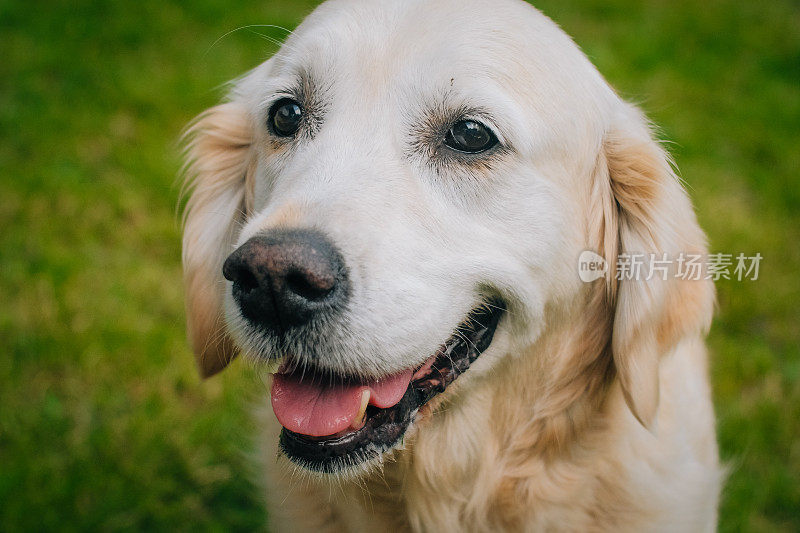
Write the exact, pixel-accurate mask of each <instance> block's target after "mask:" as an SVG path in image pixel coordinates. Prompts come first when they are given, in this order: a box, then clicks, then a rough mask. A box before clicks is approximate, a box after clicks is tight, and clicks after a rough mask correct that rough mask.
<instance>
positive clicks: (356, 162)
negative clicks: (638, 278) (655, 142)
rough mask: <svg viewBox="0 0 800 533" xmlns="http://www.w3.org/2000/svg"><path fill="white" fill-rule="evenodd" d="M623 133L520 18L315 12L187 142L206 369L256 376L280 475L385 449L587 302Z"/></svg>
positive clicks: (192, 253)
mask: <svg viewBox="0 0 800 533" xmlns="http://www.w3.org/2000/svg"><path fill="white" fill-rule="evenodd" d="M620 121H621V122H623V123H628V124H632V126H631V129H632V131H631V132H630V134H629V135H630V137H632V138H635V139H637V140H638V141H637V142H641V143H643V144H645V145H648V146H649V145H650V144H652V141H651V140H650V138H649V133H648V132H647V128H646V127H645V126H644V123H643V121H642V119H641V118H640V117H639V116H638V115H637V114H636V113H634V112H633V111H632V110H631V109H630V108H628V107H627V106H626V105H624V104H623V103H622V102H621V101H619V100H618V98H617V97H616V96H615V94H614V93H613V91H611V89H609V88H608V86H607V85H606V84H605V82H604V81H603V80H602V78H601V77H600V76H599V74H598V73H597V72H596V71H595V69H594V68H593V67H592V66H591V65H590V64H589V62H588V61H587V60H586V59H585V58H584V57H583V55H582V54H581V53H580V52H579V51H578V49H577V48H576V47H575V45H574V44H573V43H572V42H571V41H570V40H569V38H568V37H566V36H565V35H564V34H563V33H562V32H561V31H560V30H558V29H557V28H556V26H555V25H554V24H553V23H552V22H550V21H549V20H548V19H546V18H545V17H544V16H543V15H541V14H539V13H538V12H536V11H535V10H533V9H532V8H530V7H529V6H528V5H527V4H524V3H522V2H517V1H514V0H509V1H503V2H480V1H467V2H464V1H463V0H459V1H455V0H437V1H435V2H427V1H426V2H422V1H409V2H397V1H393V0H386V1H376V2H363V1H355V0H332V1H330V2H327V3H326V4H324V5H323V6H321V7H320V8H318V9H317V10H316V11H315V12H314V13H313V14H312V15H311V16H309V18H308V19H306V21H305V22H304V23H303V24H302V25H301V26H300V27H299V28H298V29H297V30H296V31H295V32H294V33H293V34H292V35H291V36H290V37H289V38H288V39H287V41H286V43H285V44H284V45H283V46H282V48H281V49H280V51H279V52H278V53H277V54H276V55H275V56H274V57H273V58H271V59H270V60H269V61H267V62H266V63H264V64H262V65H261V66H259V67H258V68H256V69H255V70H253V71H252V72H250V73H249V74H247V75H246V76H244V77H243V78H242V79H241V80H239V81H238V82H237V83H236V84H235V86H234V88H233V90H232V92H231V94H230V102H229V103H226V104H222V105H221V106H219V107H217V108H215V109H213V110H211V111H210V112H209V113H207V114H206V115H205V116H203V117H202V118H201V119H200V121H199V122H198V123H197V125H196V126H195V130H194V131H195V137H194V140H193V144H192V145H191V147H192V150H193V151H192V156H191V157H192V165H191V166H190V172H191V173H192V174H194V176H195V191H194V193H193V197H192V199H191V200H190V205H189V211H188V218H187V229H186V236H185V241H184V253H185V256H184V261H185V266H186V274H187V283H188V284H187V287H188V291H189V295H188V296H189V311H190V313H189V314H190V319H191V320H190V328H191V333H192V337H193V342H194V345H195V349H196V351H197V352H198V355H199V356H200V357H201V367H202V368H203V370H204V372H205V373H206V374H211V373H214V372H216V371H217V370H219V369H220V368H221V367H222V366H224V364H226V363H227V361H228V360H229V359H230V357H231V356H232V354H233V353H234V351H235V350H241V351H242V352H243V353H245V354H246V355H247V356H248V357H250V358H252V359H254V360H256V361H259V362H265V363H269V364H271V365H272V367H273V368H272V370H273V371H275V372H277V376H276V378H275V383H274V384H273V390H272V401H273V407H274V408H275V412H276V414H277V415H278V419H279V421H280V422H281V423H282V424H283V425H284V426H285V427H286V430H285V431H284V433H283V435H282V444H283V448H284V451H286V453H287V455H289V457H290V458H292V459H294V460H295V461H296V462H298V463H301V464H303V465H305V466H307V467H309V468H311V469H315V470H323V471H332V470H336V469H339V468H342V467H344V466H347V465H352V464H356V463H359V462H362V461H365V460H369V459H371V458H374V457H376V456H378V455H380V454H381V453H382V452H383V451H385V450H386V449H389V448H390V447H392V446H393V445H394V444H395V443H396V442H397V441H398V440H399V439H400V438H401V437H402V435H403V433H404V432H405V431H406V429H407V427H408V425H409V424H410V423H411V422H412V421H413V418H414V416H415V414H416V412H417V410H418V409H419V407H420V406H421V405H423V404H424V403H426V402H427V401H428V400H430V399H431V398H432V397H433V396H435V395H436V394H438V393H440V392H442V391H444V389H445V388H446V387H447V386H448V385H449V384H450V383H451V382H452V381H453V380H455V379H456V378H458V379H459V381H460V382H461V381H462V380H463V381H464V382H466V381H467V380H468V379H478V378H479V377H480V375H481V374H483V373H486V372H487V370H488V369H490V368H491V367H492V365H493V364H496V363H497V361H498V360H500V359H502V358H503V357H506V356H507V354H508V353H516V352H519V351H520V350H522V349H523V348H524V347H525V346H528V345H530V344H531V343H533V342H534V341H535V339H536V337H537V336H538V335H539V334H540V332H541V331H542V329H543V328H545V327H547V310H548V309H551V308H557V307H559V306H561V305H568V304H570V303H571V302H573V301H574V300H575V299H576V298H577V297H578V296H579V295H580V294H582V290H583V289H584V287H583V286H582V284H581V282H580V280H579V279H578V276H577V269H576V259H577V257H578V255H579V254H580V252H581V250H583V249H586V248H587V247H588V248H592V249H596V250H600V251H601V252H605V253H606V254H608V253H609V248H610V249H611V251H614V250H616V246H617V243H618V242H619V241H620V239H621V238H622V237H620V235H621V233H620V231H625V230H624V228H620V227H618V226H617V224H618V215H619V211H618V210H617V209H618V208H617V207H613V208H612V211H613V212H609V205H612V206H613V205H614V204H613V202H612V201H611V200H613V198H614V197H613V195H614V190H613V185H612V181H611V180H610V179H609V175H608V170H607V166H605V165H603V161H602V158H603V154H604V150H606V149H607V142H608V134H609V130H610V129H612V128H613V127H614V124H615V123H617V122H620ZM626 135H627V134H626ZM653 150H655V151H654V152H653V154H652V157H654V158H656V159H659V158H663V156H662V154H661V153H660V152H659V151H658V149H657V148H655V147H654V148H653ZM605 155H606V156H608V157H610V155H608V154H607V153H606V154H605ZM662 163H663V161H662V160H659V161H658V162H656V163H653V165H654V166H656V167H659V168H657V169H656V170H655V171H654V172H662V171H663V172H665V173H666V174H669V171H668V165H667V170H664V169H663V168H661V167H660V165H661V164H662ZM598 164H600V165H603V168H604V169H605V173H603V172H601V173H600V175H599V176H598V171H597V167H598ZM670 178H671V175H670ZM603 179H605V180H606V181H607V183H606V184H604V185H603V184H601V185H598V180H601V181H602V180H603ZM652 179H653V180H654V181H655V180H660V179H661V177H660V176H654V177H652ZM644 185H647V184H644ZM661 187H662V185H661V184H659V185H658V187H656V188H661ZM670 187H671V186H670ZM676 190H678V189H676ZM663 194H665V195H667V196H670V195H672V196H675V197H679V198H680V201H682V202H683V203H686V202H685V200H684V198H683V195H682V192H680V191H679V190H678V192H675V191H673V190H672V189H669V191H666V192H664V193H663ZM615 201H616V202H619V198H617V199H616V200H615ZM598 204H600V205H598ZM634 207H635V206H634ZM680 209H683V210H684V211H685V208H684V207H681V208H680ZM690 211H691V210H690V208H689V212H690ZM689 216H690V217H691V214H689ZM598 220H599V222H598ZM609 226H612V227H609ZM609 232H611V233H613V236H612V237H609ZM629 238H635V237H629ZM611 241H614V242H613V243H612V242H611ZM645 246H646V248H645V249H642V250H641V251H648V250H649V249H651V248H652V247H653V246H654V243H647V244H646V245H645ZM601 248H605V250H601ZM607 259H608V260H609V261H610V262H612V264H613V258H611V257H607ZM651 289H652V288H651ZM615 290H616V289H615ZM660 290H661V289H659V287H657V286H656V287H655V290H654V291H652V290H651V292H653V294H654V295H655V296H653V298H655V297H658V296H659V291H660ZM612 292H614V291H611V290H609V291H608V293H609V294H611V293H612ZM609 342H610V341H609ZM620 342H621V343H622V342H623V341H620ZM484 352H485V353H484ZM478 356H480V358H479V357H478ZM468 368H469V369H470V371H469V373H468V375H466V376H464V377H460V376H461V374H463V373H464V372H465V371H466V370H467V369H468ZM631 379H633V378H631ZM637 379H638V378H637ZM647 379H649V378H647ZM636 386H638V385H632V386H631V387H633V388H635V387H636ZM633 396H635V394H634V395H633ZM365 409H366V412H365ZM643 409H647V407H645V408H643ZM639 415H642V414H641V413H637V416H639ZM643 416H646V415H643Z"/></svg>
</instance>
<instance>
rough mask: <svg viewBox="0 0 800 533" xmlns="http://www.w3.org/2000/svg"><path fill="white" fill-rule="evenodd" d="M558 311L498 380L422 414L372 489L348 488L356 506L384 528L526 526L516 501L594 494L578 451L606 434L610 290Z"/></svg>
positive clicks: (507, 361) (504, 365)
mask: <svg viewBox="0 0 800 533" xmlns="http://www.w3.org/2000/svg"><path fill="white" fill-rule="evenodd" d="M551 317H552V318H551V323H550V324H549V325H548V327H547V328H546V331H545V332H544V333H543V335H542V336H541V337H540V338H539V340H538V341H537V342H536V343H535V344H534V345H533V346H531V347H530V348H529V349H528V350H526V351H525V353H522V354H508V356H507V357H505V358H504V360H503V361H502V362H501V364H500V365H499V366H498V367H497V368H496V369H493V370H492V373H491V375H489V376H487V377H485V378H482V379H480V380H476V382H474V383H470V384H469V390H466V389H464V390H455V391H453V392H455V394H454V395H453V397H452V398H451V399H450V401H448V402H446V403H442V404H439V405H438V406H434V408H433V412H432V413H423V414H424V415H425V416H423V417H421V420H420V422H419V423H418V424H417V427H416V428H415V430H414V432H413V433H412V434H411V435H409V437H408V439H407V443H406V445H405V447H404V448H403V449H401V450H398V451H396V452H395V453H394V456H393V457H391V458H390V459H387V461H386V462H385V464H384V466H383V469H382V471H380V472H377V473H376V474H374V475H373V476H371V477H370V478H368V479H367V480H366V487H365V486H363V485H360V486H355V487H354V488H353V498H354V503H355V502H358V503H357V504H361V505H365V506H366V507H367V508H366V510H367V511H369V513H367V514H369V515H372V516H376V517H380V516H382V517H383V518H384V519H385V520H386V522H387V527H398V528H403V527H409V526H411V527H412V528H414V529H417V530H419V529H421V525H422V524H427V525H430V524H440V525H441V526H442V527H443V528H444V529H448V527H452V526H454V525H460V526H462V527H467V528H468V529H478V530H481V529H484V528H486V529H498V528H499V529H503V530H519V529H522V528H523V526H522V524H524V523H527V522H529V520H530V517H529V516H527V515H522V514H520V513H527V512H529V511H530V507H529V506H524V505H520V504H519V503H520V501H519V499H520V498H525V499H528V500H530V501H531V505H535V504H536V502H538V503H540V504H544V503H547V502H550V503H552V502H554V501H557V500H559V499H563V500H564V504H569V503H570V502H569V500H570V499H571V498H575V497H577V496H578V493H579V492H580V491H584V490H588V489H587V487H586V486H584V485H583V484H582V483H583V481H582V479H581V476H583V475H587V476H588V474H585V472H582V467H583V466H587V467H588V466H589V465H582V462H581V459H580V457H581V456H582V455H586V454H585V453H584V452H585V451H586V450H588V449H590V448H596V447H597V446H604V445H606V443H607V441H608V439H604V438H603V435H604V434H606V433H607V432H608V430H607V428H606V420H607V417H606V416H605V414H604V411H605V410H606V403H607V399H608V397H609V391H610V390H611V389H612V388H613V387H614V385H613V383H614V370H613V363H612V359H611V354H610V349H609V343H610V335H611V325H612V324H611V320H612V318H611V317H612V313H611V311H610V308H609V306H608V305H607V303H606V298H605V295H604V294H602V293H593V292H587V294H586V299H585V300H583V301H582V304H581V305H575V306H574V308H573V309H570V310H567V311H562V312H561V313H552V314H551ZM577 324H579V325H580V326H576V325H577ZM617 392H619V391H617ZM594 456H595V457H596V455H594ZM590 466H591V469H592V471H593V472H594V473H595V475H596V473H597V471H598V465H597V464H592V465H590ZM600 468H601V469H602V467H600ZM608 468H609V475H611V476H614V475H616V474H617V473H616V472H614V471H613V470H614V467H613V466H612V465H611V464H609V465H608ZM501 473H502V474H501ZM365 488H366V490H364V489H365ZM581 496H585V494H581ZM599 497H600V498H601V499H602V498H606V499H609V501H614V502H620V501H624V500H625V498H624V497H623V496H622V495H619V494H610V493H609V494H605V495H600V496H599ZM454 502H461V504H460V505H454V504H453V503H454ZM617 505H618V503H617ZM398 509H405V510H406V512H405V513H398V512H397V510H398ZM587 512H588V511H587ZM447 513H451V514H452V513H457V515H454V516H447Z"/></svg>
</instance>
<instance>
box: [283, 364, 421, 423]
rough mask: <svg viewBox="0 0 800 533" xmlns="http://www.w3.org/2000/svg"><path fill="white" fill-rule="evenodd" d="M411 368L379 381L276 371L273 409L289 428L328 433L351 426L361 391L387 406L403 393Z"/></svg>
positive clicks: (372, 401) (380, 404)
mask: <svg viewBox="0 0 800 533" xmlns="http://www.w3.org/2000/svg"><path fill="white" fill-rule="evenodd" d="M411 374H412V371H411V370H406V371H403V372H399V373H397V374H393V375H391V376H388V377H386V378H383V379H381V380H379V381H371V382H367V383H360V384H350V383H333V384H331V383H330V381H328V380H327V378H324V377H319V376H305V379H304V380H302V381H301V380H300V375H301V372H295V373H293V374H275V379H274V380H273V381H272V391H271V393H270V396H271V398H272V410H273V411H275V416H276V417H278V422H280V423H281V425H282V426H283V427H285V428H286V429H288V430H289V431H293V432H295V433H299V434H301V435H308V436H310V437H325V436H328V435H333V434H335V433H339V432H340V431H344V430H345V429H347V428H349V427H350V426H351V425H352V424H353V421H354V420H355V418H356V415H358V411H359V408H360V407H361V393H362V392H363V391H364V390H366V389H369V390H370V399H369V404H370V405H374V406H376V407H379V408H381V409H385V408H386V407H392V406H393V405H396V404H397V402H399V401H400V399H401V398H402V397H403V395H404V394H405V392H406V389H407V388H408V384H409V383H410V382H411Z"/></svg>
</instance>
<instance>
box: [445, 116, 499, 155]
mask: <svg viewBox="0 0 800 533" xmlns="http://www.w3.org/2000/svg"><path fill="white" fill-rule="evenodd" d="M444 144H445V145H446V146H448V147H450V148H452V149H453V150H457V151H459V152H466V153H468V154H477V153H479V152H485V151H486V150H488V149H489V148H491V147H492V146H494V145H496V144H497V137H495V136H494V133H492V130H490V129H489V128H487V127H486V126H484V125H483V124H481V123H480V122H476V121H474V120H460V121H458V122H456V123H455V124H453V126H452V127H451V128H450V130H449V131H448V132H447V135H446V136H445V138H444Z"/></svg>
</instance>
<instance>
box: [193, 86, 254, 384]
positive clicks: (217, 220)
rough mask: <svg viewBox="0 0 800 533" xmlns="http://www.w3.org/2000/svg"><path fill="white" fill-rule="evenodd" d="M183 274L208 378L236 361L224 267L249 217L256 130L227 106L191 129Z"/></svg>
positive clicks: (238, 110)
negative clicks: (225, 308) (227, 313)
mask: <svg viewBox="0 0 800 533" xmlns="http://www.w3.org/2000/svg"><path fill="white" fill-rule="evenodd" d="M184 138H185V142H186V163H185V167H184V168H185V175H186V182H185V188H186V189H185V190H186V191H187V193H188V194H189V200H188V202H187V204H186V210H185V212H184V229H183V271H184V283H185V289H186V316H187V329H188V335H189V340H190V342H191V345H192V348H193V350H194V353H195V356H196V357H197V362H198V366H199V369H200V373H201V374H202V375H203V377H208V376H212V375H214V374H216V373H217V372H219V371H220V370H222V369H223V368H225V366H226V365H227V364H228V363H229V362H230V361H231V360H232V359H233V358H234V357H235V355H236V352H235V349H234V347H233V343H232V342H231V339H230V338H229V336H228V335H227V333H226V332H225V329H224V320H223V289H224V287H225V284H224V280H223V278H222V263H223V262H224V261H225V257H226V256H227V254H229V253H230V252H231V251H232V247H233V243H234V241H235V238H236V233H237V231H238V229H239V226H240V225H241V223H242V220H243V217H244V216H245V214H246V213H247V212H248V209H249V206H248V202H249V201H250V200H249V198H251V197H252V194H249V193H248V191H249V189H250V187H251V186H252V184H251V179H250V177H249V175H250V174H252V172H251V165H252V161H253V159H252V155H251V150H250V147H251V144H252V138H253V128H252V125H251V120H250V117H249V115H248V113H247V110H246V109H245V108H244V107H243V106H242V105H240V104H237V103H234V102H228V103H223V104H220V105H218V106H216V107H213V108H211V109H209V110H207V111H206V112H204V113H202V114H201V115H200V116H198V117H197V118H196V119H195V120H194V121H193V122H192V124H191V125H190V126H189V128H188V129H187V133H186V135H185V137H184Z"/></svg>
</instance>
